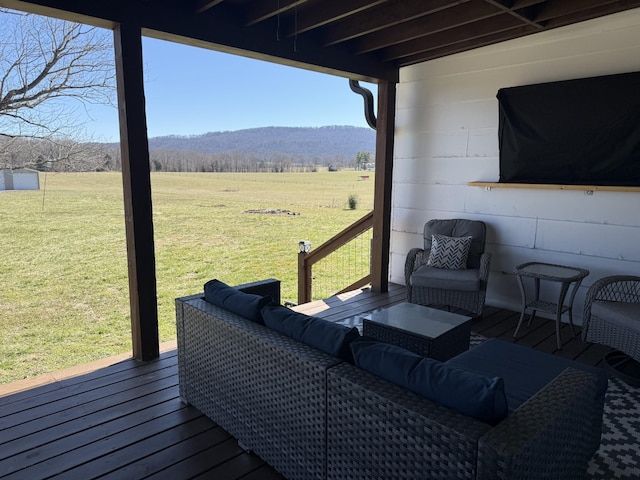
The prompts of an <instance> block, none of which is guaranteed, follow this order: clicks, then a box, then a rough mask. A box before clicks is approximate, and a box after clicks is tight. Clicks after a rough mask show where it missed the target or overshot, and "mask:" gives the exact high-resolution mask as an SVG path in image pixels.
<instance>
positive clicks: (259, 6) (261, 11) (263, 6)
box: [244, 0, 307, 27]
mask: <svg viewBox="0 0 640 480" xmlns="http://www.w3.org/2000/svg"><path fill="white" fill-rule="evenodd" d="M306 2H307V0H277V1H275V2H266V1H261V2H255V4H254V6H253V7H252V8H250V9H249V10H248V11H247V12H246V14H245V19H244V24H245V26H247V27H250V26H251V25H255V24H256V23H259V22H262V21H263V20H266V19H268V18H271V17H275V16H276V15H281V14H283V13H285V12H287V11H288V10H291V9H295V8H298V6H300V5H303V4H304V3H306ZM273 7H275V8H273Z"/></svg>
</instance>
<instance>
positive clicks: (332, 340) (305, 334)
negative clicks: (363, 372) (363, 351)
mask: <svg viewBox="0 0 640 480" xmlns="http://www.w3.org/2000/svg"><path fill="white" fill-rule="evenodd" d="M262 318H264V324H265V325H266V326H267V327H269V328H271V329H273V330H275V331H277V332H280V333H282V334H283V335H286V336H288V337H291V338H293V339H295V340H298V341H299V342H302V343H304V344H305V345H309V346H310V347H314V348H317V349H318V350H322V351H323V352H325V353H328V354H329V355H333V356H334V357H339V358H341V359H342V360H345V361H348V362H353V357H352V355H351V349H350V348H349V345H350V344H351V342H353V341H354V340H355V339H357V338H358V337H359V336H360V333H359V332H358V329H357V328H356V327H351V328H349V327H347V326H345V325H340V324H337V323H334V322H330V321H329V320H325V319H324V318H318V317H312V316H309V315H305V314H304V313H299V312H294V311H293V310H291V309H289V308H287V307H283V306H281V305H278V304H276V303H270V304H269V305H266V306H264V307H263V308H262Z"/></svg>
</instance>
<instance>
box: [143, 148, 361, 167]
mask: <svg viewBox="0 0 640 480" xmlns="http://www.w3.org/2000/svg"><path fill="white" fill-rule="evenodd" d="M149 157H150V161H151V170H153V171H157V172H159V171H164V172H255V173H260V172H307V171H313V170H314V169H317V168H319V167H325V168H329V169H336V170H339V169H342V168H348V167H353V166H354V164H355V163H354V162H355V159H353V158H347V157H345V156H343V155H331V156H325V157H312V156H306V155H288V154H284V153H269V154H259V153H252V152H244V151H231V152H222V153H203V152H185V151H176V150H163V149H159V150H152V151H150V152H149Z"/></svg>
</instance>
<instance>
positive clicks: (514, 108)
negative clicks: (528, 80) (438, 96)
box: [497, 72, 640, 186]
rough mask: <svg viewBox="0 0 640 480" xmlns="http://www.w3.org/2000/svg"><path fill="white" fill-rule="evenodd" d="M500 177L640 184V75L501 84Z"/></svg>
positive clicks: (524, 180)
mask: <svg viewBox="0 0 640 480" xmlns="http://www.w3.org/2000/svg"><path fill="white" fill-rule="evenodd" d="M497 98H498V101H499V127H498V137H499V143H500V182H504V183H533V184H540V183H543V184H565V185H615V186H640V72H634V73H624V74H618V75H606V76H602V77H591V78H583V79H578V80H567V81H561V82H552V83H541V84H536V85H527V86H522V87H511V88H502V89H500V90H499V91H498V95H497Z"/></svg>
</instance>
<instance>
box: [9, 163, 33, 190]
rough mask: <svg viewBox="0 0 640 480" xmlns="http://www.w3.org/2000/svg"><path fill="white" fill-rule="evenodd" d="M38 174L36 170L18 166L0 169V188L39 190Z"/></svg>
mask: <svg viewBox="0 0 640 480" xmlns="http://www.w3.org/2000/svg"><path fill="white" fill-rule="evenodd" d="M39 189H40V175H39V174H38V171H37V170H32V169H30V168H18V169H16V170H9V169H5V170H0V190H39Z"/></svg>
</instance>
